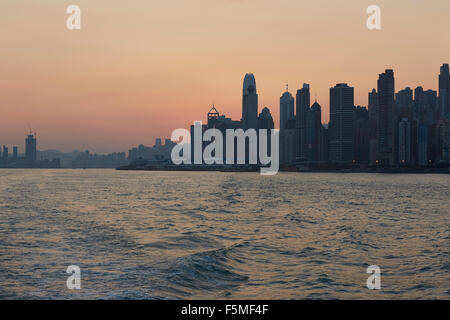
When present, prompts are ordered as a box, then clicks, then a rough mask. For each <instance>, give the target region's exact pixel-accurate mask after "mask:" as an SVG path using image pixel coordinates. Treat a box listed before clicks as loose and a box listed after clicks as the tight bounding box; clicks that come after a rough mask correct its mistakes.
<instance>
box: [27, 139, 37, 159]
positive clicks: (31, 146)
mask: <svg viewBox="0 0 450 320" xmlns="http://www.w3.org/2000/svg"><path fill="white" fill-rule="evenodd" d="M36 143H37V140H36V135H35V134H34V133H30V134H29V135H27V138H26V139H25V158H26V160H27V161H28V163H30V164H33V163H34V162H36V160H37V156H36V155H37V153H36Z"/></svg>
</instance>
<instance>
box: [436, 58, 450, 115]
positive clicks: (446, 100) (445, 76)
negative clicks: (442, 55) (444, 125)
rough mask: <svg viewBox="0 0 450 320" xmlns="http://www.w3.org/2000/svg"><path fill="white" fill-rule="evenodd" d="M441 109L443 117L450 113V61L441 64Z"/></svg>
mask: <svg viewBox="0 0 450 320" xmlns="http://www.w3.org/2000/svg"><path fill="white" fill-rule="evenodd" d="M439 109H440V114H441V117H442V118H444V117H446V116H447V115H448V114H449V113H450V73H449V66H448V63H444V64H443V65H442V66H441V73H440V74H439Z"/></svg>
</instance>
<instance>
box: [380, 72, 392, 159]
mask: <svg viewBox="0 0 450 320" xmlns="http://www.w3.org/2000/svg"><path fill="white" fill-rule="evenodd" d="M394 92H395V79H394V71H393V70H390V69H388V70H386V71H385V73H382V74H380V75H379V78H378V108H377V140H378V161H379V163H382V164H387V165H394V164H395V156H394V155H395V153H396V152H395V153H394V147H395V145H396V144H395V143H394V138H395V134H394V127H395V126H394V121H395V119H394Z"/></svg>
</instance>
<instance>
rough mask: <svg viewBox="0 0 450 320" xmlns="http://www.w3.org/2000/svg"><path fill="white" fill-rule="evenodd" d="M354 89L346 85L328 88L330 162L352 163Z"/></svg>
mask: <svg viewBox="0 0 450 320" xmlns="http://www.w3.org/2000/svg"><path fill="white" fill-rule="evenodd" d="M353 107H354V88H353V87H349V86H348V85H347V84H346V83H340V84H337V85H336V86H335V87H334V88H330V128H329V130H330V155H329V157H330V161H332V162H338V163H346V162H352V161H353Z"/></svg>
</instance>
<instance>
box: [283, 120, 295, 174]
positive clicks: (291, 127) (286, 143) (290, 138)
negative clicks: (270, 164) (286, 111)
mask: <svg viewBox="0 0 450 320" xmlns="http://www.w3.org/2000/svg"><path fill="white" fill-rule="evenodd" d="M296 139H297V129H296V125H295V119H291V120H288V121H286V126H285V128H284V130H282V131H280V164H282V165H284V166H289V165H293V164H294V163H295V160H296V145H297V143H296Z"/></svg>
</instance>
